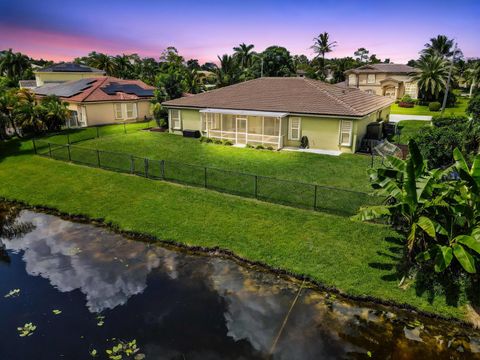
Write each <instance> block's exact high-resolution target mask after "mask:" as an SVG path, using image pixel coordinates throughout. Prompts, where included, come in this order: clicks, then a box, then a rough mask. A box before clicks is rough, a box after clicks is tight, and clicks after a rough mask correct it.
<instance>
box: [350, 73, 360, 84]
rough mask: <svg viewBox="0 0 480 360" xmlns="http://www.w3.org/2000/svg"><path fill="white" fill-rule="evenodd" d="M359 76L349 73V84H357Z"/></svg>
mask: <svg viewBox="0 0 480 360" xmlns="http://www.w3.org/2000/svg"><path fill="white" fill-rule="evenodd" d="M352 80H353V81H352ZM357 83H358V78H357V75H356V74H350V75H348V86H353V85H354V86H357Z"/></svg>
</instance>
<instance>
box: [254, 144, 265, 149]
mask: <svg viewBox="0 0 480 360" xmlns="http://www.w3.org/2000/svg"><path fill="white" fill-rule="evenodd" d="M255 149H257V150H263V149H265V147H264V146H263V145H257V146H255Z"/></svg>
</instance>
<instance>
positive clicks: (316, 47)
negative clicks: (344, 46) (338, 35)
mask: <svg viewBox="0 0 480 360" xmlns="http://www.w3.org/2000/svg"><path fill="white" fill-rule="evenodd" d="M313 41H314V44H313V45H312V46H311V48H312V49H313V51H314V52H315V53H316V54H317V56H320V55H321V56H322V59H323V61H324V62H325V54H326V53H329V52H332V50H333V48H334V47H335V46H337V42H336V41H332V42H330V35H329V34H328V33H327V32H324V33H321V34H320V35H318V36H317V37H316V38H313Z"/></svg>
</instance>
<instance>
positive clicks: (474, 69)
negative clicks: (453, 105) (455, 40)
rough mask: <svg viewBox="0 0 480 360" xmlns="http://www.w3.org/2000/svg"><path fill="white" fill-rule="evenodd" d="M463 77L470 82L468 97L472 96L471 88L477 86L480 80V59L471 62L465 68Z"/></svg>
mask: <svg viewBox="0 0 480 360" xmlns="http://www.w3.org/2000/svg"><path fill="white" fill-rule="evenodd" d="M465 78H466V79H467V81H468V82H469V83H470V97H472V94H473V89H474V88H475V87H476V86H478V82H479V81H480V60H477V61H474V62H472V63H471V64H470V65H469V66H468V68H467V70H465Z"/></svg>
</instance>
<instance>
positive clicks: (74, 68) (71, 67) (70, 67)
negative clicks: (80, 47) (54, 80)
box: [35, 62, 105, 74]
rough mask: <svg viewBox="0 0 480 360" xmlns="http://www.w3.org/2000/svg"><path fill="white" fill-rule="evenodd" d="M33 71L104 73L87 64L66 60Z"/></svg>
mask: <svg viewBox="0 0 480 360" xmlns="http://www.w3.org/2000/svg"><path fill="white" fill-rule="evenodd" d="M35 72H91V73H102V74H105V71H103V70H99V69H95V68H93V67H90V66H87V65H83V64H77V63H66V62H62V63H59V64H54V65H51V66H47V67H44V68H42V69H38V70H36V71H35Z"/></svg>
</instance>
